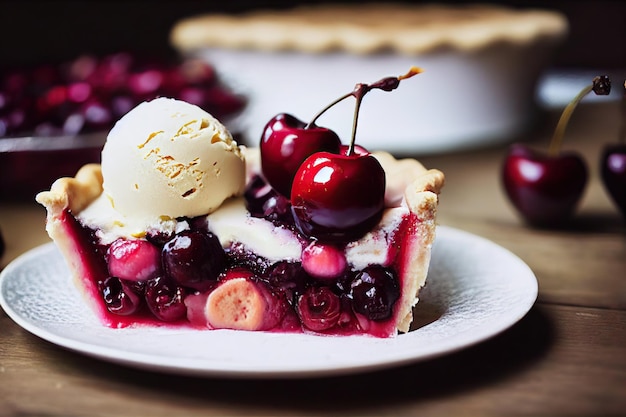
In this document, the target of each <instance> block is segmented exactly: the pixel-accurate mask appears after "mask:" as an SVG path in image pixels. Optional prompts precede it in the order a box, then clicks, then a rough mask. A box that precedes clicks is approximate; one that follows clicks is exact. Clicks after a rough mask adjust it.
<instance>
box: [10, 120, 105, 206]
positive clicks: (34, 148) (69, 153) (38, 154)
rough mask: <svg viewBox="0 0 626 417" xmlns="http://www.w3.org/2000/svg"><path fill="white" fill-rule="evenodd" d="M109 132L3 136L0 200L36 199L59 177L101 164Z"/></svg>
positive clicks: (71, 174)
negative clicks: (101, 155)
mask: <svg viewBox="0 0 626 417" xmlns="http://www.w3.org/2000/svg"><path fill="white" fill-rule="evenodd" d="M106 135H107V133H106V132H99V133H93V134H86V135H78V136H56V137H19V138H0V202H14V201H33V200H34V198H35V195H36V194H37V193H38V192H40V191H44V190H48V189H50V186H51V185H52V183H53V182H54V181H55V180H56V179H57V178H60V177H68V176H74V175H75V174H76V172H77V171H78V169H79V168H80V167H82V166H83V165H85V164H87V163H91V162H96V163H99V162H100V154H101V152H102V147H103V145H104V142H105V140H106Z"/></svg>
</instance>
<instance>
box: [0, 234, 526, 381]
mask: <svg viewBox="0 0 626 417" xmlns="http://www.w3.org/2000/svg"><path fill="white" fill-rule="evenodd" d="M437 234H438V236H439V241H441V240H445V239H446V237H447V238H460V239H470V240H480V241H481V242H482V243H483V244H485V245H488V246H490V247H491V248H492V249H495V250H498V251H500V253H501V254H502V256H507V257H509V260H510V261H515V262H517V263H518V266H519V267H523V268H525V271H524V272H525V278H526V280H527V282H526V284H527V285H526V286H525V290H526V293H525V298H524V301H525V302H524V303H523V305H518V306H517V307H518V308H517V310H516V314H511V315H510V317H509V319H508V320H506V321H503V322H501V323H499V325H498V326H495V327H493V326H491V327H490V328H487V329H486V328H485V327H486V326H484V325H481V326H476V327H477V328H479V329H480V330H481V331H480V332H477V333H476V334H475V335H474V337H473V338H471V340H465V341H464V343H460V344H459V343H454V342H455V338H450V340H449V341H448V343H439V344H438V348H437V349H431V350H428V349H426V350H422V351H421V353H420V355H419V356H414V355H410V354H404V355H401V356H396V357H393V358H387V359H386V360H384V361H378V362H367V361H365V362H361V363H351V364H349V365H346V366H339V367H338V366H336V365H333V366H322V367H320V366H317V367H306V366H304V367H302V366H301V367H299V368H284V367H283V368H277V367H276V366H268V367H258V366H257V367H255V368H254V369H245V368H243V367H237V366H233V364H232V362H229V363H227V364H226V365H225V366H222V367H219V366H215V364H214V363H213V364H212V366H210V367H206V366H204V367H197V366H193V365H192V364H191V363H190V362H189V359H188V358H184V357H183V358H176V357H168V362H167V363H163V362H160V361H161V360H162V359H163V356H162V355H156V354H151V353H137V352H128V351H123V350H121V349H116V348H113V347H109V346H103V345H100V344H98V343H97V342H90V343H88V342H83V341H80V340H76V339H72V338H68V337H67V336H63V335H60V334H57V333H55V332H53V331H51V330H48V329H46V328H43V327H41V326H38V325H37V324H36V323H34V322H32V321H30V320H28V319H27V318H25V317H22V315H21V314H20V313H19V312H18V311H16V310H14V309H13V308H12V306H11V305H10V302H9V301H8V300H7V299H6V298H5V296H4V293H5V290H4V287H5V285H6V284H5V282H6V281H7V278H6V277H7V276H11V274H12V273H13V272H12V271H14V270H18V269H19V268H20V267H23V265H24V264H28V263H29V262H32V261H33V260H36V259H37V258H39V257H41V256H42V255H43V254H48V253H50V254H53V253H54V252H55V251H56V245H55V243H54V242H48V243H45V244H43V245H40V246H37V247H35V248H33V249H30V250H28V251H27V252H25V253H23V254H21V255H19V256H18V257H17V258H15V259H14V260H13V261H11V262H10V263H9V264H8V265H7V266H6V267H5V268H4V269H3V270H2V271H0V306H1V307H2V309H3V310H4V312H5V314H7V316H9V318H11V319H12V320H13V321H14V322H15V323H16V324H18V325H19V326H20V327H22V328H23V329H24V330H26V331H28V332H29V333H31V334H33V335H35V336H37V337H39V338H41V339H43V340H45V341H47V342H50V343H53V344H55V345H57V346H60V347H62V348H65V349H68V350H70V351H73V352H76V353H79V354H84V355H86V356H90V357H93V358H96V359H100V360H104V361H108V362H112V363H117V364H120V365H124V366H130V367H134V368H138V369H144V370H151V371H160V372H165V373H175V374H183V375H191V376H201V377H228V378H310V377H322V376H334V375H347V374H354V373H361V372H368V371H375V370H380V369H387V368H391V367H397V366H402V365H407V364H411V363H417V362H422V361H426V360H430V359H434V358H436V357H441V356H444V355H448V354H451V353H454V352H457V351H460V350H463V349H467V348H469V347H471V346H474V345H477V344H479V343H482V342H484V341H486V340H488V339H490V338H492V337H494V336H496V335H498V334H500V333H502V332H504V331H505V330H507V329H509V328H510V327H512V326H513V325H514V324H515V323H517V322H518V321H519V320H521V319H522V318H523V317H524V316H525V315H526V314H527V313H528V311H530V309H531V308H532V307H533V305H534V304H535V302H536V300H537V296H538V282H537V278H536V276H535V274H534V273H533V271H532V270H531V269H530V267H529V266H528V265H527V264H526V263H525V262H524V261H523V260H522V259H520V258H519V257H518V256H517V255H515V254H514V253H513V252H511V251H510V250H508V249H506V248H504V247H502V246H500V245H498V244H496V243H495V242H493V241H491V240H489V239H486V238H484V237H482V236H479V235H476V234H473V233H470V232H467V231H464V230H461V229H457V228H454V227H449V226H441V225H439V226H437ZM442 234H443V236H444V237H443V238H441V237H440V236H441V235H442ZM436 242H437V239H436ZM58 256H60V253H59V254H58ZM418 305H419V303H418ZM107 329H108V330H105V331H109V330H110V331H117V330H118V329H109V328H107ZM132 330H133V331H139V332H141V331H144V329H143V328H135V329H132ZM145 330H149V328H147V329H145ZM418 330H419V329H418ZM474 330H476V329H474ZM166 331H167V330H166ZM178 331H180V330H178ZM184 331H189V332H204V331H203V330H194V329H185V330H184ZM216 332H217V333H216ZM232 332H236V331H233V330H213V331H210V333H209V334H212V336H211V337H214V335H216V334H220V333H232ZM246 333H248V332H246ZM249 333H251V334H253V335H249V336H250V337H252V338H254V337H256V335H259V336H261V335H263V336H264V337H267V335H270V336H271V337H298V338H305V339H306V338H315V339H316V340H317V339H319V338H320V337H321V338H324V337H325V336H317V335H307V334H289V333H262V332H249ZM411 333H413V332H411ZM411 333H409V334H403V335H399V336H397V337H395V338H388V339H378V338H373V337H368V336H360V335H357V336H342V338H360V339H363V340H372V341H376V343H382V344H391V345H393V344H399V343H402V342H398V340H406V339H407V338H411ZM416 334H417V333H415V334H414V336H413V337H415V335H416ZM328 338H331V339H332V338H334V337H332V336H329V337H328ZM442 345H443V348H442V347H441V346H442Z"/></svg>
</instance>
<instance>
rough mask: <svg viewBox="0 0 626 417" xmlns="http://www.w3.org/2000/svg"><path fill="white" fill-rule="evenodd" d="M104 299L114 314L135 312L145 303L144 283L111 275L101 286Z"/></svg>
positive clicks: (108, 308) (123, 314) (121, 314)
mask: <svg viewBox="0 0 626 417" xmlns="http://www.w3.org/2000/svg"><path fill="white" fill-rule="evenodd" d="M101 291H102V299H103V300H104V305H105V306H106V308H107V310H109V311H110V312H111V313H113V314H117V315H120V316H127V315H129V314H134V313H136V312H137V311H139V309H140V308H141V306H142V304H143V284H142V283H139V282H136V281H127V280H123V279H119V278H117V277H109V278H107V279H106V280H104V282H103V283H102V286H101Z"/></svg>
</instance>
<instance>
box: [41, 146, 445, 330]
mask: <svg viewBox="0 0 626 417" xmlns="http://www.w3.org/2000/svg"><path fill="white" fill-rule="evenodd" d="M245 155H246V160H247V163H248V167H250V166H254V165H255V164H258V158H259V156H258V149H245ZM374 156H376V157H377V158H378V160H379V161H380V163H381V165H382V166H383V168H384V170H385V172H386V176H387V183H388V187H387V193H386V195H385V199H386V205H388V206H394V205H398V204H400V203H401V202H402V200H403V201H404V203H405V204H406V206H407V207H408V208H409V210H410V211H411V213H413V214H414V215H415V216H416V218H417V221H416V222H415V223H414V224H413V225H412V226H411V228H412V229H413V230H410V233H409V234H410V236H409V238H406V239H403V245H404V247H403V248H402V251H403V254H404V255H403V256H402V260H401V267H402V269H403V270H402V271H401V274H402V275H403V276H404V277H411V278H410V279H403V280H402V281H401V282H402V283H403V288H402V290H401V298H400V299H399V300H398V301H397V304H396V311H397V312H398V313H397V316H396V317H397V320H396V326H397V329H398V330H399V331H400V332H407V331H409V327H410V324H411V322H412V319H413V307H414V306H415V304H416V303H417V301H418V295H419V291H420V289H421V288H422V287H423V286H424V285H425V282H426V276H427V273H428V265H429V263H430V255H431V247H432V244H433V241H434V239H435V229H436V212H437V206H438V202H439V192H440V190H441V188H442V187H443V184H444V174H443V173H442V172H441V171H439V170H436V169H426V168H424V166H423V165H422V164H421V163H419V162H418V161H416V160H415V159H401V160H397V159H395V158H394V157H393V156H392V155H391V154H389V153H386V152H376V153H374ZM253 169H254V168H253ZM102 182H103V179H102V173H101V167H100V165H99V164H88V165H85V166H83V167H82V168H81V169H80V170H79V171H78V173H77V174H76V176H75V177H73V178H60V179H58V180H56V181H55V182H54V183H53V184H52V186H51V188H50V190H48V191H43V192H41V193H39V194H37V196H36V200H37V202H38V203H40V204H42V205H43V206H44V207H45V208H46V210H47V218H46V231H47V232H48V234H49V236H50V237H51V238H52V239H53V240H54V242H55V243H56V245H57V247H58V248H59V250H60V252H61V253H62V255H63V257H64V258H65V260H66V262H67V263H68V266H69V267H70V271H71V272H72V275H73V278H74V280H75V282H76V285H77V286H78V288H79V289H82V290H83V291H82V292H83V294H84V296H85V297H86V298H87V301H88V302H89V303H90V304H91V305H92V306H93V307H94V308H95V309H96V310H97V311H102V309H103V307H102V305H101V303H98V302H97V301H96V300H94V297H93V294H94V289H93V288H85V286H86V285H87V286H89V285H90V284H89V283H87V282H86V280H85V279H84V277H85V276H86V275H88V272H87V271H86V270H85V267H84V265H85V264H86V262H85V257H86V256H89V254H85V253H84V251H82V250H80V248H79V247H77V243H76V241H75V237H74V236H72V235H71V234H70V233H68V227H67V224H66V222H67V216H68V214H71V215H73V216H76V215H77V214H79V213H80V212H81V211H82V210H83V209H85V208H86V207H87V206H89V204H91V203H92V202H93V201H95V200H96V199H97V198H98V196H100V194H101V193H102V190H103V188H102ZM91 285H92V286H94V285H95V284H93V283H92V284H91ZM96 304H98V305H96Z"/></svg>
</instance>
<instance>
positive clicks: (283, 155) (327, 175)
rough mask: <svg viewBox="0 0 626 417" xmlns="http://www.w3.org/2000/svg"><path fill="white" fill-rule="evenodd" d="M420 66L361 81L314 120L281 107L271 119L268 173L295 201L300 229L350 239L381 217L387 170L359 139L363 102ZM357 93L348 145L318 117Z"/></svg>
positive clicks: (266, 138)
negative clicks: (282, 109)
mask: <svg viewBox="0 0 626 417" xmlns="http://www.w3.org/2000/svg"><path fill="white" fill-rule="evenodd" d="M419 72H421V70H420V69H418V68H415V67H413V68H411V69H410V70H409V72H408V73H407V74H405V75H402V76H400V77H386V78H383V79H381V80H379V81H377V82H375V83H371V84H357V85H356V87H355V88H354V90H353V91H352V92H350V93H348V94H345V95H343V96H341V97H340V98H338V99H337V100H335V101H334V102H332V103H331V104H329V105H328V106H327V107H326V108H324V109H323V110H322V111H320V112H319V113H318V114H317V115H316V116H315V117H314V118H313V120H312V121H310V122H309V123H304V122H302V121H300V120H298V119H297V118H295V117H294V116H292V115H289V114H285V113H281V114H278V115H277V116H275V117H273V118H272V119H271V120H270V121H269V122H268V123H267V124H266V126H265V129H264V131H263V134H262V137H261V144H260V152H261V168H262V172H263V176H264V177H265V180H266V181H267V182H268V183H269V184H270V185H271V186H272V187H273V188H274V189H275V190H276V191H277V192H278V193H279V194H280V195H281V196H282V197H284V198H287V199H289V200H290V201H291V212H292V215H293V220H294V222H295V225H296V227H297V228H298V230H299V231H300V233H302V234H303V235H305V236H307V237H310V238H311V237H312V238H315V239H320V240H330V241H350V240H354V239H356V238H359V237H361V236H362V235H363V234H364V233H365V232H367V231H368V230H370V229H371V228H372V227H373V226H374V225H375V224H376V223H378V221H379V220H380V217H381V214H382V212H383V209H384V207H385V204H384V197H385V185H386V184H385V171H384V170H383V168H382V166H381V165H380V163H379V162H378V160H377V159H376V158H375V157H373V156H372V155H371V154H370V153H369V152H368V151H367V150H365V149H364V148H362V147H360V146H358V145H355V137H356V128H357V122H358V112H359V107H360V104H361V101H362V100H363V97H364V96H365V95H366V94H367V93H368V92H369V91H371V90H373V89H380V90H383V91H391V90H394V89H396V88H397V87H398V85H399V84H400V81H401V80H403V79H406V78H409V77H412V76H414V75H416V74H418V73H419ZM351 96H352V97H354V98H355V99H356V105H355V114H354V121H353V130H352V137H351V141H350V144H349V145H343V144H342V142H341V139H339V136H337V134H336V133H335V132H333V131H332V130H330V129H328V128H325V127H320V126H317V125H316V124H315V121H316V120H317V118H319V117H320V116H321V115H322V114H323V113H324V112H325V111H327V110H328V109H329V108H331V107H332V106H334V105H335V104H337V103H338V102H340V101H342V100H344V99H346V98H348V97H351ZM279 198H280V197H279Z"/></svg>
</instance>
